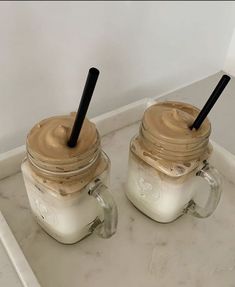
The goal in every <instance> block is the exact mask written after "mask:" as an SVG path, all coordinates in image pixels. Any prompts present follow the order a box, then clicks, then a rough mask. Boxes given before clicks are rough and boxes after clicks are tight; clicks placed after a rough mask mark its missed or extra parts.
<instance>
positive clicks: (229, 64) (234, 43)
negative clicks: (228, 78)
mask: <svg viewBox="0 0 235 287" xmlns="http://www.w3.org/2000/svg"><path fill="white" fill-rule="evenodd" d="M223 70H224V71H225V72H227V73H229V74H231V75H232V76H234V77H235V29H234V31H233V35H232V38H231V41H230V45H229V48H228V52H227V55H226V59H225V63H224V69H223Z"/></svg>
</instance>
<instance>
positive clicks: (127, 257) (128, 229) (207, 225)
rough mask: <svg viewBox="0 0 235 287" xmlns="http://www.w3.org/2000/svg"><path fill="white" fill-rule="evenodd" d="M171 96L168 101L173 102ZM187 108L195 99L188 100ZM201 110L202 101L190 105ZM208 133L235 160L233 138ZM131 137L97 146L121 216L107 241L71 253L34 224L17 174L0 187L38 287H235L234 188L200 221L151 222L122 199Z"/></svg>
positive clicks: (126, 133)
mask: <svg viewBox="0 0 235 287" xmlns="http://www.w3.org/2000/svg"><path fill="white" fill-rule="evenodd" d="M218 78H219V75H215V76H214V78H210V79H209V81H207V85H206V84H205V83H202V82H201V84H200V83H199V86H200V85H202V86H203V85H204V86H205V85H206V87H207V89H208V90H211V89H212V88H213V87H214V86H215V85H214V84H213V83H214V82H216V81H217V79H218ZM212 82H213V83H212ZM211 85H212V86H211ZM208 86H209V88H208ZM197 89H198V91H200V90H201V89H202V88H201V86H200V87H198V86H197ZM188 91H189V90H188ZM227 92H228V91H227ZM178 93H179V92H178ZM187 93H188V92H187V90H185V89H184V90H182V93H180V95H179V97H178V99H179V98H181V99H182V100H186V98H185V97H186V95H187ZM194 93H195V89H194ZM190 94H191V96H192V95H193V93H192V91H191V92H190ZM175 95H176V94H175V93H173V94H171V95H169V96H167V98H171V99H177V97H176V96H175ZM207 95H208V93H206V96H207ZM224 98H225V97H224ZM230 98H231V96H230ZM187 101H188V102H194V99H191V98H188V97H187ZM233 101H235V100H234V99H233V100H232V101H231V102H233ZM203 102H204V99H203V100H202V96H200V97H198V102H197V103H196V104H197V105H198V106H200V104H203ZM221 102H222V101H220V105H221V108H220V112H219V113H218V115H221V114H225V115H226V116H225V118H223V121H222V120H221V125H222V124H223V123H224V124H228V123H229V124H230V126H229V127H230V128H231V127H232V124H231V121H232V120H233V115H234V114H233V111H232V105H231V106H229V105H228V103H227V105H228V106H229V107H228V106H227V105H226V106H225V107H223V108H222V105H223V104H221ZM194 104H195V102H194ZM218 105H219V103H218ZM227 108H228V109H230V111H228V110H226V109H227ZM211 118H212V121H213V125H214V126H215V125H216V124H217V123H218V122H219V123H220V118H219V119H218V118H217V114H214V115H212V117H211ZM229 119H230V120H229ZM214 130H215V132H214V139H215V140H217V141H218V142H219V143H221V144H222V145H224V146H225V147H227V148H228V149H230V150H231V151H233V152H234V153H235V148H234V145H232V143H235V138H234V134H233V133H232V132H231V133H226V131H227V129H225V128H224V127H216V128H215V129H214ZM137 131H138V124H133V125H131V126H128V127H126V128H124V129H121V130H119V131H116V132H113V133H111V134H109V135H107V136H105V137H104V138H103V142H102V143H103V148H104V150H105V151H106V152H107V154H108V155H109V157H110V159H111V162H112V173H111V186H112V193H113V195H114V197H115V200H116V202H117V205H118V210H119V224H118V232H117V234H116V235H115V236H113V237H112V238H110V239H106V240H105V239H100V238H98V237H96V236H95V235H91V236H89V237H88V238H86V239H84V240H83V241H81V242H79V243H77V244H74V245H70V246H69V245H62V244H60V243H58V242H56V241H55V240H54V239H52V238H51V237H50V236H48V235H47V234H46V233H45V232H44V231H43V230H42V229H41V228H40V227H39V226H38V225H37V224H36V223H35V221H34V219H33V218H32V216H31V213H30V210H29V204H28V199H27V195H26V191H25V187H24V184H23V179H22V176H21V173H17V174H15V175H13V176H11V177H9V178H6V179H4V180H2V181H1V182H0V210H1V211H2V213H3V215H4V216H5V218H6V219H7V222H8V224H9V225H10V227H11V229H12V231H13V233H14V235H15V237H16V239H17V241H18V243H19V245H20V246H21V248H22V250H23V252H24V254H25V256H26V258H27V260H28V262H29V263H30V265H31V267H32V269H33V270H34V272H35V274H36V276H37V278H38V279H39V282H40V283H41V285H42V286H43V287H55V286H56V287H65V286H69V287H75V286H82V287H91V286H96V287H101V286H102V287H103V286H112V287H121V286H122V287H123V286H137V287H143V286H146V287H156V286H161V287H168V286H174V287H177V286H190V287H203V286H205V287H210V286H213V287H217V286H218V287H221V286H226V287H232V286H233V287H234V286H235V285H234V284H235V240H234V236H235V221H234V218H235V208H234V206H235V193H234V184H233V183H232V182H229V181H225V183H224V190H225V192H224V194H223V196H222V200H221V202H220V204H219V206H218V208H217V210H216V212H215V213H214V214H213V215H212V216H211V217H210V218H208V219H206V220H200V219H196V218H193V217H190V216H183V217H181V218H180V219H178V220H177V221H175V222H173V223H171V224H159V223H156V222H154V221H153V220H151V219H149V218H147V217H146V216H144V215H143V214H141V213H140V212H139V211H138V210H137V209H136V208H135V207H134V206H133V205H132V204H131V203H130V202H129V201H128V200H127V198H126V197H125V194H124V182H125V178H126V173H127V160H128V145H129V141H130V138H131V137H132V136H133V135H134V134H135V133H136V132H137ZM232 136H233V138H232ZM230 147H231V148H230ZM117 151H118V152H117ZM16 187H17V188H16Z"/></svg>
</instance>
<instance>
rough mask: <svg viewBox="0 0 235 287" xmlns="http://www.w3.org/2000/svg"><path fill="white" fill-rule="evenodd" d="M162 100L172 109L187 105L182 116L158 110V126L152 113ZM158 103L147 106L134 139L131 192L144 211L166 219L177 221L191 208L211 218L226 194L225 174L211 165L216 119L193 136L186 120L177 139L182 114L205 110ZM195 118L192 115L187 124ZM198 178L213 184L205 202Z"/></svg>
mask: <svg viewBox="0 0 235 287" xmlns="http://www.w3.org/2000/svg"><path fill="white" fill-rule="evenodd" d="M156 105H162V106H163V110H164V111H167V112H170V111H171V109H179V110H181V109H183V108H182V107H184V109H183V112H182V115H181V114H180V115H179V114H177V113H178V112H175V111H174V112H173V115H172V114H171V115H170V114H166V113H165V114H162V113H161V112H159V110H156V113H155V115H154V113H153V115H154V117H155V119H154V120H155V121H156V122H157V124H156V122H155V124H156V125H158V126H156V130H155V131H154V128H155V126H154V125H151V123H150V121H149V118H148V117H149V115H148V113H149V112H155V111H154V109H155V106H156ZM156 105H154V106H152V107H150V108H148V109H147V110H146V111H145V114H144V117H143V120H142V122H141V125H140V132H139V134H138V135H136V136H135V137H134V138H133V139H132V140H131V143H130V152H129V167H128V178H127V183H126V195H127V197H128V198H129V200H130V201H131V202H132V203H133V204H134V205H135V206H136V207H137V208H138V209H139V210H140V211H142V212H143V213H144V214H146V215H147V216H149V217H150V218H152V219H154V220H156V221H158V222H161V223H167V222H171V221H174V220H175V219H177V218H178V217H179V216H181V215H183V214H185V213H189V214H191V215H193V216H196V217H200V218H204V217H208V216H209V215H211V214H212V213H213V211H214V210H215V208H216V207H217V205H218V202H219V199H220V195H221V177H220V175H219V173H218V171H217V170H216V169H215V168H214V167H212V166H211V165H210V164H209V157H210V155H211V152H212V148H211V146H210V144H209V135H210V123H209V121H208V120H207V123H205V124H207V126H206V128H205V127H204V131H203V132H200V134H199V132H198V133H197V131H192V133H193V135H192V136H191V135H190V133H191V131H188V130H187V129H188V126H183V125H182V127H183V128H182V133H181V131H180V134H179V137H176V138H174V137H172V138H171V135H173V134H174V133H173V132H172V131H170V129H176V132H178V131H177V128H179V126H180V124H181V119H180V118H179V117H184V116H185V114H184V113H187V112H189V111H190V112H191V111H192V116H193V117H192V118H195V117H196V115H197V113H198V112H199V111H198V109H197V108H195V107H193V106H191V105H187V104H184V103H177V102H165V103H164V102H163V103H159V104H156ZM171 105H173V107H171ZM158 108H159V107H158ZM161 108H162V107H161ZM158 113H159V117H158ZM169 115H170V116H169ZM163 116H164V117H166V118H167V119H165V118H164V117H163ZM164 120H165V121H166V124H165V123H164ZM188 120H189V123H188V122H187V121H188ZM191 120H192V119H191V117H189V119H187V121H186V122H187V125H189V124H190V121H191ZM177 121H178V122H177ZM161 124H162V127H160V125H161ZM161 128H162V134H160V130H161ZM185 131H186V132H185ZM174 132H175V130H174ZM187 133H188V135H187V136H185V135H186V134H187ZM174 136H175V135H174ZM186 141H187V142H186ZM197 177H202V178H203V179H205V180H206V181H207V183H208V184H209V186H210V191H209V196H208V198H207V201H206V203H205V204H204V206H203V207H202V206H200V205H199V204H197V203H196V202H195V200H194V197H195V196H196V194H197V191H198V189H199V188H200V187H199V183H200V181H198V180H197Z"/></svg>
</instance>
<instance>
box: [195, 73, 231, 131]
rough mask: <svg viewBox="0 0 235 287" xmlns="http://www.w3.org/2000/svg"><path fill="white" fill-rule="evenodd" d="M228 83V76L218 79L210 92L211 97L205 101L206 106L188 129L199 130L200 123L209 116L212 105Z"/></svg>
mask: <svg viewBox="0 0 235 287" xmlns="http://www.w3.org/2000/svg"><path fill="white" fill-rule="evenodd" d="M229 81H230V77H229V76H228V75H223V76H222V78H221V79H220V81H219V83H218V84H217V86H216V87H215V89H214V91H213V92H212V94H211V96H210V97H209V99H208V100H207V102H206V104H205V105H204V107H203V108H202V110H201V111H200V113H199V115H198V116H197V118H196V120H195V121H194V123H193V124H192V126H191V127H190V129H191V130H192V129H196V130H197V129H199V128H200V126H201V124H202V122H203V121H204V120H205V118H206V116H207V115H208V114H209V112H210V110H211V109H212V108H213V106H214V104H215V103H216V101H217V100H218V98H219V96H220V95H221V94H222V92H223V90H224V89H225V87H226V86H227V84H228V82H229Z"/></svg>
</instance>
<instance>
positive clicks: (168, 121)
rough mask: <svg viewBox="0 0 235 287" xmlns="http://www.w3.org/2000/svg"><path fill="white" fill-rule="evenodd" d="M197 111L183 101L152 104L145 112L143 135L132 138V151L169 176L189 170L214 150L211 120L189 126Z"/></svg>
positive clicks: (182, 173) (141, 132) (194, 167)
mask: <svg viewBox="0 0 235 287" xmlns="http://www.w3.org/2000/svg"><path fill="white" fill-rule="evenodd" d="M198 113H199V110H198V109H197V108H196V107H194V106H192V105H189V104H184V103H180V102H162V103H157V104H155V105H153V106H151V107H149V108H148V109H147V110H146V111H145V113H144V117H143V120H142V126H141V130H140V136H138V137H136V138H135V139H134V140H133V141H132V145H131V149H132V151H133V152H134V153H135V154H136V155H137V156H138V157H139V158H141V159H142V160H144V161H145V162H146V163H148V164H149V165H151V166H152V167H154V168H155V169H157V170H159V171H162V172H163V173H165V174H167V175H169V176H174V177H178V176H182V175H185V174H188V173H189V172H191V171H192V170H194V169H196V168H197V167H198V166H199V165H200V164H201V163H202V161H203V160H205V159H207V158H208V157H209V155H210V153H211V147H210V145H209V135H210V132H211V126H210V122H209V120H208V119H206V120H205V121H204V122H203V124H202V125H201V127H200V128H199V129H198V130H191V129H190V128H189V127H190V126H191V125H192V123H193V121H194V119H195V118H196V116H197V115H198Z"/></svg>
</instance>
